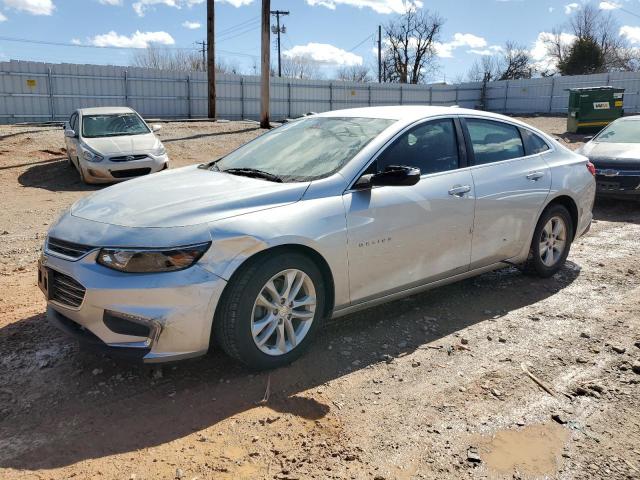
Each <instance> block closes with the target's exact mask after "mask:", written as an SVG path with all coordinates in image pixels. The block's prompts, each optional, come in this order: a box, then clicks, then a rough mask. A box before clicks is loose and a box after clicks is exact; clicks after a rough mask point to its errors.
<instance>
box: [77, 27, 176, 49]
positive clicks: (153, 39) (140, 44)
mask: <svg viewBox="0 0 640 480" xmlns="http://www.w3.org/2000/svg"><path fill="white" fill-rule="evenodd" d="M89 43H90V44H91V45H95V46H96V47H130V48H146V47H148V46H149V45H150V44H152V43H157V44H160V45H174V44H175V43H176V42H175V40H174V39H173V37H172V36H171V35H169V34H168V33H167V32H140V31H136V32H135V33H134V34H133V35H131V36H129V37H127V36H126V35H119V34H117V33H116V32H114V31H113V30H112V31H110V32H109V33H104V34H102V35H96V36H95V37H93V38H90V39H89Z"/></svg>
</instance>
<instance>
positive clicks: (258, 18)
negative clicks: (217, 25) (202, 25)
mask: <svg viewBox="0 0 640 480" xmlns="http://www.w3.org/2000/svg"><path fill="white" fill-rule="evenodd" d="M254 23H255V24H256V25H260V16H259V15H258V16H257V17H255V18H250V19H249V20H245V21H244V22H240V23H238V24H236V25H232V26H231V27H228V28H224V29H222V30H220V31H219V32H218V35H224V34H226V33H232V32H233V31H234V30H237V29H239V28H241V27H244V26H245V25H248V24H254Z"/></svg>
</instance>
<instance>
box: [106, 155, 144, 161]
mask: <svg viewBox="0 0 640 480" xmlns="http://www.w3.org/2000/svg"><path fill="white" fill-rule="evenodd" d="M145 158H147V155H122V156H120V157H111V158H110V159H109V160H111V161H112V162H131V161H133V160H143V159H145Z"/></svg>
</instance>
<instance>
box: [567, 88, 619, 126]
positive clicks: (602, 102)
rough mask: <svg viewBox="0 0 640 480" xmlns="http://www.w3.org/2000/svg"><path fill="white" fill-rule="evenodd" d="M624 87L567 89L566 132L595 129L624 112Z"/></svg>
mask: <svg viewBox="0 0 640 480" xmlns="http://www.w3.org/2000/svg"><path fill="white" fill-rule="evenodd" d="M623 97H624V88H614V87H587V88H570V89H569V115H568V117H567V132H570V133H577V132H586V131H597V130H600V129H602V128H603V127H606V126H607V125H609V124H610V123H611V122H613V121H614V120H615V119H616V118H620V117H621V116H622V115H623V114H624V110H623V108H622V102H623Z"/></svg>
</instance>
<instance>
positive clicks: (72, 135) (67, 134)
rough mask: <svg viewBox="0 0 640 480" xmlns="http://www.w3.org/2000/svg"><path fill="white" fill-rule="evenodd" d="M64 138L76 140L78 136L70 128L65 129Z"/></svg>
mask: <svg viewBox="0 0 640 480" xmlns="http://www.w3.org/2000/svg"><path fill="white" fill-rule="evenodd" d="M64 136H65V137H69V138H76V137H77V136H78V134H77V133H76V132H75V130H73V129H72V128H66V129H65V130H64Z"/></svg>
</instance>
